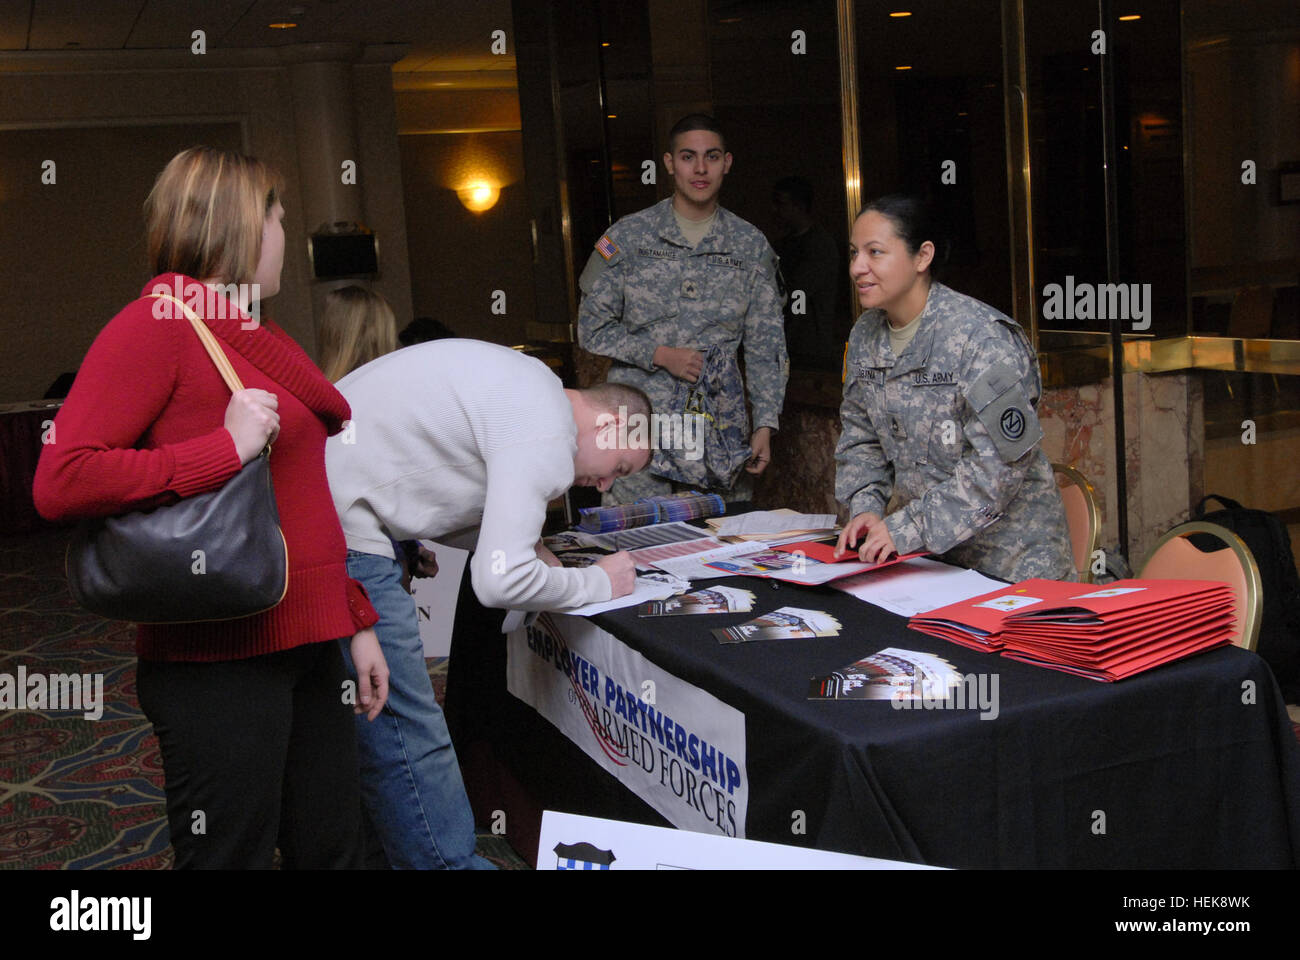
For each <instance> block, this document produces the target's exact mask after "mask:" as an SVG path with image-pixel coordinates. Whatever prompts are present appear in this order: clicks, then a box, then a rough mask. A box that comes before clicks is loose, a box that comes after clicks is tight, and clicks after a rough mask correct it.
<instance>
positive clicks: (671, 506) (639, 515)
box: [578, 490, 727, 533]
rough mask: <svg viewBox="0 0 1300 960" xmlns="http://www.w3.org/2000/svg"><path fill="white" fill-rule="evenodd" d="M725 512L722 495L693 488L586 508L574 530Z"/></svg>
mask: <svg viewBox="0 0 1300 960" xmlns="http://www.w3.org/2000/svg"><path fill="white" fill-rule="evenodd" d="M726 512H727V505H726V503H724V502H723V499H722V497H720V496H718V495H717V494H716V493H699V492H697V491H694V490H693V491H691V492H690V493H679V494H674V495H673V496H667V497H647V498H646V499H644V500H638V501H636V502H635V503H625V504H622V505H620V506H617V507H589V508H587V509H585V510H581V511H579V516H578V529H579V530H581V531H583V532H584V533H609V532H610V531H613V530H629V529H631V528H632V527H645V526H649V525H650V524H652V523H671V522H674V521H677V520H700V519H703V518H704V517H718V516H721V515H722V514H724V513H726Z"/></svg>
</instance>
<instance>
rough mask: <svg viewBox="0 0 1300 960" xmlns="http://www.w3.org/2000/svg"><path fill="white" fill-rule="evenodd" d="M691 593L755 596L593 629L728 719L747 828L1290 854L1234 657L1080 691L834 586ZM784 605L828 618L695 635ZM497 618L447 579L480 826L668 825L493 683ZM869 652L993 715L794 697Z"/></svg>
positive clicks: (1045, 850)
mask: <svg viewBox="0 0 1300 960" xmlns="http://www.w3.org/2000/svg"><path fill="white" fill-rule="evenodd" d="M467 583H468V578H467ZM709 583H723V584H727V585H731V586H739V587H744V588H745V589H748V590H751V591H752V592H753V593H754V594H755V595H756V597H757V601H756V603H755V606H754V610H753V611H752V612H749V613H744V614H732V615H718V616H692V617H666V618H654V619H650V618H647V619H641V618H638V617H637V615H636V610H635V608H627V609H624V610H618V611H614V612H611V613H606V614H601V615H598V616H596V617H594V618H593V620H594V622H595V623H596V624H597V625H599V626H600V627H602V628H603V629H605V630H607V631H609V632H610V633H612V634H614V635H615V636H616V637H617V638H618V639H620V640H621V641H623V642H624V643H626V644H628V645H629V646H630V647H632V648H633V649H635V650H637V651H639V652H640V653H641V654H642V655H643V656H645V657H646V658H647V659H649V660H650V661H651V662H653V663H654V664H655V665H657V666H658V667H660V668H662V669H663V670H666V671H668V672H669V673H671V674H673V675H675V676H677V677H679V678H681V679H683V680H686V681H688V682H690V683H692V684H695V685H697V686H699V687H701V688H703V689H705V690H707V691H709V692H710V693H712V694H713V695H714V696H715V697H717V698H718V699H719V700H721V701H723V702H724V703H726V704H728V705H730V706H732V707H734V708H736V709H737V710H740V711H741V712H742V713H743V714H744V715H745V725H746V752H747V769H748V777H749V785H750V794H749V809H748V816H747V819H746V824H745V836H747V837H749V838H750V839H755V840H767V841H772V842H777V843H787V844H795V845H803V846H809V847H817V848H822V849H826V850H836V851H842V852H846V853H855V854H862V855H868V856H874V857H885V858H891V859H898V860H909V861H914V862H921V863H927V864H934V865H941V866H949V867H1165V868H1169V867H1173V868H1181V867H1189V868H1204V867H1291V866H1295V865H1296V864H1297V863H1300V746H1298V745H1297V743H1296V740H1295V736H1294V734H1293V731H1292V728H1291V725H1290V722H1289V720H1288V718H1287V716H1286V711H1285V707H1284V705H1283V703H1282V701H1281V698H1280V695H1279V693H1278V690H1277V686H1276V683H1275V681H1274V679H1273V676H1272V674H1271V673H1270V672H1269V670H1268V668H1267V666H1266V665H1265V664H1264V663H1263V661H1261V660H1260V659H1259V658H1258V657H1256V656H1255V655H1254V654H1252V653H1249V652H1247V651H1244V650H1241V649H1238V648H1235V647H1233V648H1223V649H1219V650H1214V651H1211V652H1209V653H1205V654H1201V655H1198V656H1195V657H1192V658H1190V659H1188V660H1184V661H1181V662H1178V663H1174V664H1170V665H1167V666H1164V667H1161V668H1158V669H1156V670H1152V671H1150V672H1148V673H1145V674H1141V675H1138V676H1136V677H1132V678H1130V679H1127V680H1124V681H1122V682H1120V683H1113V684H1111V683H1098V682H1096V681H1092V680H1088V679H1084V678H1080V677H1075V676H1071V675H1069V674H1065V673H1061V672H1058V671H1054V670H1048V669H1044V668H1041V667H1035V666H1031V665H1028V664H1023V663H1018V662H1016V661H1013V660H1010V659H1008V658H1005V657H1001V656H998V655H996V654H986V653H979V652H976V651H972V650H967V649H966V648H964V647H961V646H958V645H956V644H952V643H948V642H946V641H944V640H940V639H937V638H933V637H929V636H927V635H925V634H921V633H918V632H916V631H913V630H909V629H908V628H907V626H906V620H905V619H904V618H902V617H898V616H895V615H894V614H891V613H888V612H886V611H884V610H882V609H880V608H877V607H874V606H871V605H869V604H866V603H863V602H862V601H860V600H857V599H855V598H853V597H851V596H848V595H847V594H844V593H841V592H839V591H837V590H833V589H830V588H825V587H822V588H803V587H797V586H793V585H789V584H781V585H780V586H779V587H778V588H774V587H773V586H772V585H771V583H769V582H767V581H762V580H757V579H750V578H729V579H727V580H721V581H709ZM700 585H703V584H697V586H700ZM783 606H793V607H802V608H809V609H815V610H825V611H827V612H829V613H830V614H832V615H833V616H835V617H836V618H837V619H838V620H839V621H840V623H841V624H842V625H843V629H842V632H841V634H840V635H839V636H838V637H830V638H814V639H797V640H760V641H754V642H750V643H739V644H720V643H719V642H718V641H717V640H716V639H714V637H713V636H712V635H711V633H710V629H711V628H713V627H719V626H730V625H733V624H739V623H743V622H745V621H747V620H750V619H752V618H753V617H756V616H759V615H761V614H764V613H768V612H770V611H772V610H774V609H776V608H778V607H783ZM500 622H501V614H500V612H499V611H488V610H484V609H483V608H482V607H481V606H479V605H478V603H477V601H476V600H475V598H474V596H473V593H472V591H471V590H469V589H468V586H467V585H466V586H465V587H463V588H462V591H461V598H460V605H459V607H458V611H457V628H456V636H455V639H454V641H453V646H452V656H451V662H450V665H449V677H448V690H447V705H446V706H447V716H448V722H449V724H450V725H451V727H452V735H453V740H454V742H455V743H456V748H457V751H458V753H459V754H460V757H461V761H462V765H463V766H464V768H465V772H466V779H467V784H468V786H469V788H470V792H471V798H472V800H473V801H474V804H475V809H476V812H477V813H478V814H479V816H480V818H481V820H483V821H484V822H487V821H488V820H489V819H490V818H491V817H492V815H493V814H494V813H495V812H496V811H505V812H507V818H506V822H507V823H508V824H512V826H511V828H510V830H509V833H510V835H511V837H512V839H515V840H516V847H517V848H518V849H527V841H528V838H529V836H531V835H532V831H533V823H532V820H533V818H534V817H535V816H537V815H538V813H539V811H540V809H542V808H548V809H557V810H563V811H566V812H573V813H586V814H590V815H595V816H606V817H615V818H620V819H628V820H637V821H641V822H645V823H653V824H664V823H665V821H664V820H663V819H662V818H661V817H660V816H659V815H658V814H657V813H655V811H653V810H652V809H650V807H648V806H647V805H645V804H644V803H642V802H641V801H640V800H638V799H637V798H636V797H635V796H634V795H633V794H632V793H631V792H630V791H629V790H627V789H626V788H624V787H623V786H622V785H621V784H620V783H618V782H617V781H616V780H615V779H614V778H613V777H611V776H610V775H609V774H608V773H606V772H605V771H604V770H602V769H601V768H600V767H599V766H598V765H596V764H595V763H594V762H593V761H591V760H590V759H589V758H588V757H587V756H586V755H585V754H584V753H583V752H582V751H581V750H580V749H579V748H578V747H576V746H574V745H573V744H572V743H570V742H569V741H568V740H567V739H566V738H565V737H564V736H563V735H562V734H560V733H559V732H558V731H557V730H556V729H555V728H554V727H552V726H551V725H550V723H549V722H548V721H547V720H545V719H544V718H542V717H541V716H539V715H538V714H537V713H536V712H534V711H533V710H532V709H531V708H530V707H529V706H527V705H526V704H524V703H522V702H521V701H519V700H517V699H515V698H514V697H513V696H511V695H510V694H509V693H508V692H507V691H506V688H505V644H504V640H503V638H502V636H501V634H500V633H499V632H497V631H499V627H500ZM886 647H901V648H904V649H908V650H917V651H923V652H927V653H932V654H935V655H938V656H940V657H943V658H945V659H947V660H948V661H949V662H950V663H952V664H953V666H954V667H955V668H956V670H957V672H958V673H960V674H981V673H982V674H996V675H997V677H998V711H999V712H998V715H997V717H996V718H990V719H982V718H981V712H980V711H979V710H978V709H976V708H975V707H974V705H972V706H971V707H970V708H968V709H964V710H946V709H944V710H924V709H910V710H900V709H896V708H895V707H894V706H893V705H891V704H890V703H888V702H886V701H852V700H841V701H810V700H808V699H806V696H807V692H808V683H809V679H810V678H811V677H814V676H824V675H826V674H828V673H830V672H831V671H833V670H836V669H838V668H840V667H843V666H846V665H848V664H850V663H852V662H853V661H855V660H858V659H860V658H862V657H864V656H867V655H869V654H872V653H875V652H877V651H879V650H882V649H884V648H886ZM561 770H562V771H563V775H557V772H556V771H561ZM796 811H802V818H801V817H799V816H798V815H797V814H796ZM801 821H802V825H803V826H804V832H802V833H800V832H796V831H797V829H798V827H797V825H799V824H801ZM520 838H522V843H521V842H520Z"/></svg>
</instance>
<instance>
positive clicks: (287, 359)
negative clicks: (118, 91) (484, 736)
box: [33, 147, 388, 868]
mask: <svg viewBox="0 0 1300 960" xmlns="http://www.w3.org/2000/svg"><path fill="white" fill-rule="evenodd" d="M278 195H279V190H278V188H277V181H276V178H275V175H274V174H273V173H272V172H271V171H270V170H269V169H268V168H267V167H266V166H265V165H263V164H262V163H260V162H258V161H257V160H254V159H252V158H251V157H246V156H243V155H241V154H238V153H233V152H228V151H218V150H213V149H211V148H207V147H195V148H192V149H189V150H186V151H184V152H182V153H180V154H178V155H177V156H175V157H173V158H172V160H171V162H170V163H168V164H167V167H166V168H165V169H164V170H163V172H162V173H161V174H160V175H159V177H158V180H157V182H156V183H155V184H154V187H153V190H152V191H151V192H150V194H149V198H148V200H147V201H146V203H145V213H146V219H147V223H148V248H149V258H150V260H151V262H152V263H153V265H154V268H155V272H156V273H157V274H159V276H157V277H155V278H154V279H153V280H152V281H150V282H149V283H148V284H146V285H145V288H144V290H143V291H141V298H140V299H138V300H136V301H134V302H132V303H130V304H128V305H127V306H126V307H125V308H124V309H123V310H122V312H121V313H119V314H118V315H117V316H116V317H114V318H113V319H112V320H111V321H110V322H109V323H108V325H107V326H106V327H105V328H104V329H103V330H102V331H101V332H100V334H99V336H98V337H97V338H96V339H95V342H94V343H93V344H92V345H91V348H90V351H89V352H88V353H87V354H86V358H85V360H84V362H83V363H82V366H81V370H80V371H79V372H78V374H77V378H76V382H75V383H74V384H73V387H72V390H71V392H70V393H69V394H68V398H67V400H66V402H65V403H64V405H63V408H62V409H61V410H60V411H59V414H58V416H57V418H56V419H55V422H54V429H53V432H52V436H53V440H54V442H53V443H51V444H49V445H48V446H46V447H45V448H44V450H43V451H42V454H41V460H40V464H39V466H38V468H37V471H36V482H35V486H34V491H33V492H34V495H35V501H36V507H37V509H38V510H39V511H40V513H41V514H42V515H43V516H45V517H46V518H48V519H51V520H60V519H69V518H75V517H94V516H105V515H111V514H118V513H124V512H126V511H129V510H138V509H148V508H150V507H153V506H157V505H159V504H164V503H170V502H174V501H176V500H177V499H179V498H182V497H189V496H193V495H195V494H199V493H204V492H207V491H209V490H215V489H217V488H219V487H221V486H222V485H223V484H224V483H225V482H226V481H227V480H229V479H230V478H231V477H232V476H234V475H235V474H236V473H238V472H239V470H240V468H241V467H242V466H243V464H245V463H247V462H249V461H250V460H252V459H253V458H254V457H255V456H257V454H258V453H259V452H260V451H261V450H262V448H263V447H264V446H265V445H266V444H267V443H268V442H273V443H274V447H273V450H272V453H271V477H272V481H273V483H274V485H275V491H276V503H277V505H278V507H279V511H280V526H281V529H282V530H283V532H284V537H285V542H286V544H287V545H288V552H289V583H288V589H287V591H286V593H285V596H284V599H283V600H282V601H281V602H280V603H279V605H277V606H276V607H274V608H272V609H270V610H268V611H266V612H264V613H261V614H257V615H255V616H251V617H244V618H241V619H238V620H225V621H218V622H207V623H186V624H145V625H141V626H140V628H139V633H138V634H137V641H136V652H137V654H138V656H139V664H138V675H137V686H138V690H139V696H140V704H141V707H142V708H143V709H144V712H145V714H146V716H148V717H149V720H150V721H151V722H152V723H153V726H154V731H155V733H156V734H157V736H158V740H159V743H160V745H161V748H162V757H163V767H164V771H165V773H166V778H167V784H166V793H167V817H168V821H169V824H170V828H171V840H172V846H173V847H174V848H175V850H176V865H177V867H213V868H220V867H226V868H228V867H267V866H269V865H270V863H271V860H272V854H273V852H274V849H275V847H276V846H277V845H278V846H279V847H280V851H281V854H282V855H283V858H284V864H285V866H287V867H302V868H322V867H352V866H356V865H357V864H358V859H357V857H358V854H359V844H358V838H359V836H360V829H359V816H360V814H359V811H360V801H359V794H358V784H357V762H356V734H355V732H354V730H353V729H352V717H351V712H352V711H351V710H350V709H349V706H351V705H352V704H354V703H355V707H354V708H353V709H355V710H356V712H358V713H361V712H366V713H367V715H368V716H369V717H370V718H371V719H373V718H374V717H375V716H377V715H378V713H379V711H380V710H381V709H382V707H383V703H384V700H385V698H386V697H387V675H388V671H387V667H386V665H385V664H384V659H383V654H382V653H381V652H380V649H379V643H378V640H377V639H376V637H375V634H374V631H373V630H371V629H370V627H371V625H372V624H373V623H374V622H375V621H376V619H377V616H376V614H375V612H374V609H373V608H372V607H371V606H370V602H369V600H368V599H367V598H366V595H365V591H364V590H363V589H362V588H361V586H360V584H358V583H356V581H354V580H350V579H349V578H348V575H347V569H346V565H345V557H346V553H347V549H346V546H345V544H344V540H343V533H342V530H341V528H340V527H339V521H338V516H337V514H336V513H335V511H334V502H333V499H332V498H331V496H330V492H329V485H328V483H327V481H326V478H325V438H326V436H327V435H329V434H332V433H336V432H338V431H339V430H340V429H341V428H342V425H343V423H344V421H346V420H347V419H348V417H349V416H350V411H349V409H348V405H347V401H345V400H344V399H343V397H342V396H341V395H340V394H339V393H338V391H336V390H335V389H334V387H333V386H332V385H331V384H330V383H329V381H327V380H326V379H325V378H324V376H322V375H321V373H320V371H319V370H317V369H316V366H315V365H314V364H313V363H312V362H311V359H310V358H309V357H308V356H307V355H306V353H304V352H303V350H302V349H301V348H300V347H299V346H298V345H297V344H296V343H294V342H293V340H292V339H291V338H290V337H289V336H288V335H287V334H286V333H285V332H284V331H283V330H281V329H279V328H278V327H276V326H275V325H274V324H271V323H262V322H259V321H258V319H257V315H258V313H259V306H258V301H260V300H261V299H264V298H266V297H270V296H273V295H274V294H275V293H276V292H278V290H279V287H280V268H281V265H282V263H283V260H284V228H283V227H282V225H281V222H280V221H281V219H282V218H283V216H284V209H283V208H282V207H281V205H280V201H279V198H278ZM155 292H166V293H168V294H170V295H172V296H174V297H177V298H178V299H181V300H183V301H184V302H185V303H186V304H187V305H188V306H189V307H190V308H191V309H193V310H194V311H195V312H196V313H198V314H199V316H201V317H203V319H204V321H205V322H206V324H207V326H208V328H209V329H211V330H212V332H213V333H214V334H215V335H216V337H217V339H218V341H219V342H220V343H221V346H222V348H223V350H224V351H225V353H226V356H227V357H229V359H230V362H231V364H232V365H233V367H234V369H235V372H236V373H237V374H238V375H239V378H240V380H241V381H242V382H243V383H244V386H245V389H244V390H241V391H240V392H239V393H236V394H234V395H233V396H231V394H230V390H229V389H228V388H227V387H226V385H225V383H224V381H223V380H222V379H221V375H220V374H219V373H218V372H217V369H216V367H215V366H214V365H213V363H212V360H211V358H210V357H209V356H208V354H207V352H206V351H205V350H204V349H203V345H202V343H201V342H200V341H199V338H198V337H197V336H196V334H195V333H194V330H193V328H192V327H191V326H190V323H189V321H188V320H187V319H186V317H185V315H184V311H183V310H182V309H181V307H180V306H179V305H178V304H175V303H173V302H172V301H170V300H167V299H160V298H156V297H151V296H150V294H151V293H155ZM250 311H251V312H250ZM347 636H350V637H352V642H351V653H352V657H353V660H354V661H355V662H356V663H357V666H358V668H359V670H358V673H359V676H361V677H362V678H368V681H369V682H368V683H367V682H366V680H365V679H363V681H362V684H361V687H362V689H361V690H359V691H356V696H349V695H348V694H349V685H347V684H346V680H347V674H346V672H345V669H344V664H343V658H342V654H341V651H340V650H339V646H338V644H337V643H335V642H333V641H335V640H337V638H339V637H347ZM363 664H364V666H363Z"/></svg>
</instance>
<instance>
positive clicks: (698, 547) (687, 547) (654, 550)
mask: <svg viewBox="0 0 1300 960" xmlns="http://www.w3.org/2000/svg"><path fill="white" fill-rule="evenodd" d="M725 546H727V544H725V543H723V542H722V541H721V540H718V539H717V538H715V537H700V539H698V540H682V541H680V542H678V543H663V544H660V545H658V546H654V547H642V548H641V549H639V550H631V551H629V552H628V555H629V556H630V557H631V558H632V562H633V563H634V564H636V565H637V567H638V568H640V569H642V570H646V569H649V568H651V567H654V566H655V565H656V564H658V562H659V561H660V560H671V559H673V558H674V557H687V556H691V555H693V554H697V553H707V552H708V551H710V550H716V549H717V548H718V547H725Z"/></svg>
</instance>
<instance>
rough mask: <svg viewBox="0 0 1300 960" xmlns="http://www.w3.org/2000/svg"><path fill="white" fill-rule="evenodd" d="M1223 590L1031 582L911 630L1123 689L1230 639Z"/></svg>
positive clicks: (1187, 583) (1188, 584) (1227, 593)
mask: <svg viewBox="0 0 1300 960" xmlns="http://www.w3.org/2000/svg"><path fill="white" fill-rule="evenodd" d="M1234 606H1235V601H1234V598H1233V594H1232V590H1231V589H1230V588H1229V587H1228V586H1227V584H1223V583H1213V582H1210V581H1204V580H1117V581H1115V582H1114V583H1110V584H1106V585H1104V586H1092V585H1088V584H1079V583H1066V582H1062V581H1056V580H1026V581H1024V582H1023V583H1017V584H1013V585H1011V586H1009V587H1006V588H1004V589H1002V590H997V591H994V592H993V593H988V594H985V595H984V596H982V597H974V598H973V599H971V600H966V601H963V602H962V603H955V604H950V605H949V606H946V607H940V608H939V609H937V610H931V611H928V612H926V613H923V614H919V615H918V616H916V617H914V618H913V619H912V621H911V626H912V627H913V628H915V629H917V630H920V631H921V632H923V633H929V634H932V635H933V636H938V637H943V638H944V639H947V640H952V641H954V642H956V643H960V644H962V645H963V646H967V647H972V648H974V649H977V650H999V649H1000V650H1002V655H1003V656H1005V657H1010V658H1012V659H1015V660H1021V661H1023V662H1025V663H1033V664H1037V665H1038V666H1042V667H1049V668H1051V669H1053V670H1064V671H1065V672H1067V673H1074V674H1077V675H1079V676H1082V677H1090V678H1092V679H1094V680H1105V681H1113V680H1122V679H1124V678H1125V677H1131V676H1133V675H1134V674H1137V673H1141V672H1142V671H1144V670H1150V669H1151V668H1152V667H1157V666H1160V665H1161V664H1165V663H1169V662H1171V661H1173V660H1180V659H1182V658H1183V657H1188V656H1191V655H1192V654H1194V653H1200V652H1202V651H1204V650H1209V649H1211V648H1213V647H1221V646H1226V645H1228V644H1230V643H1231V642H1232V637H1233V634H1234V632H1235V631H1234V624H1235V622H1236V617H1235V616H1234V613H1233V611H1234Z"/></svg>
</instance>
